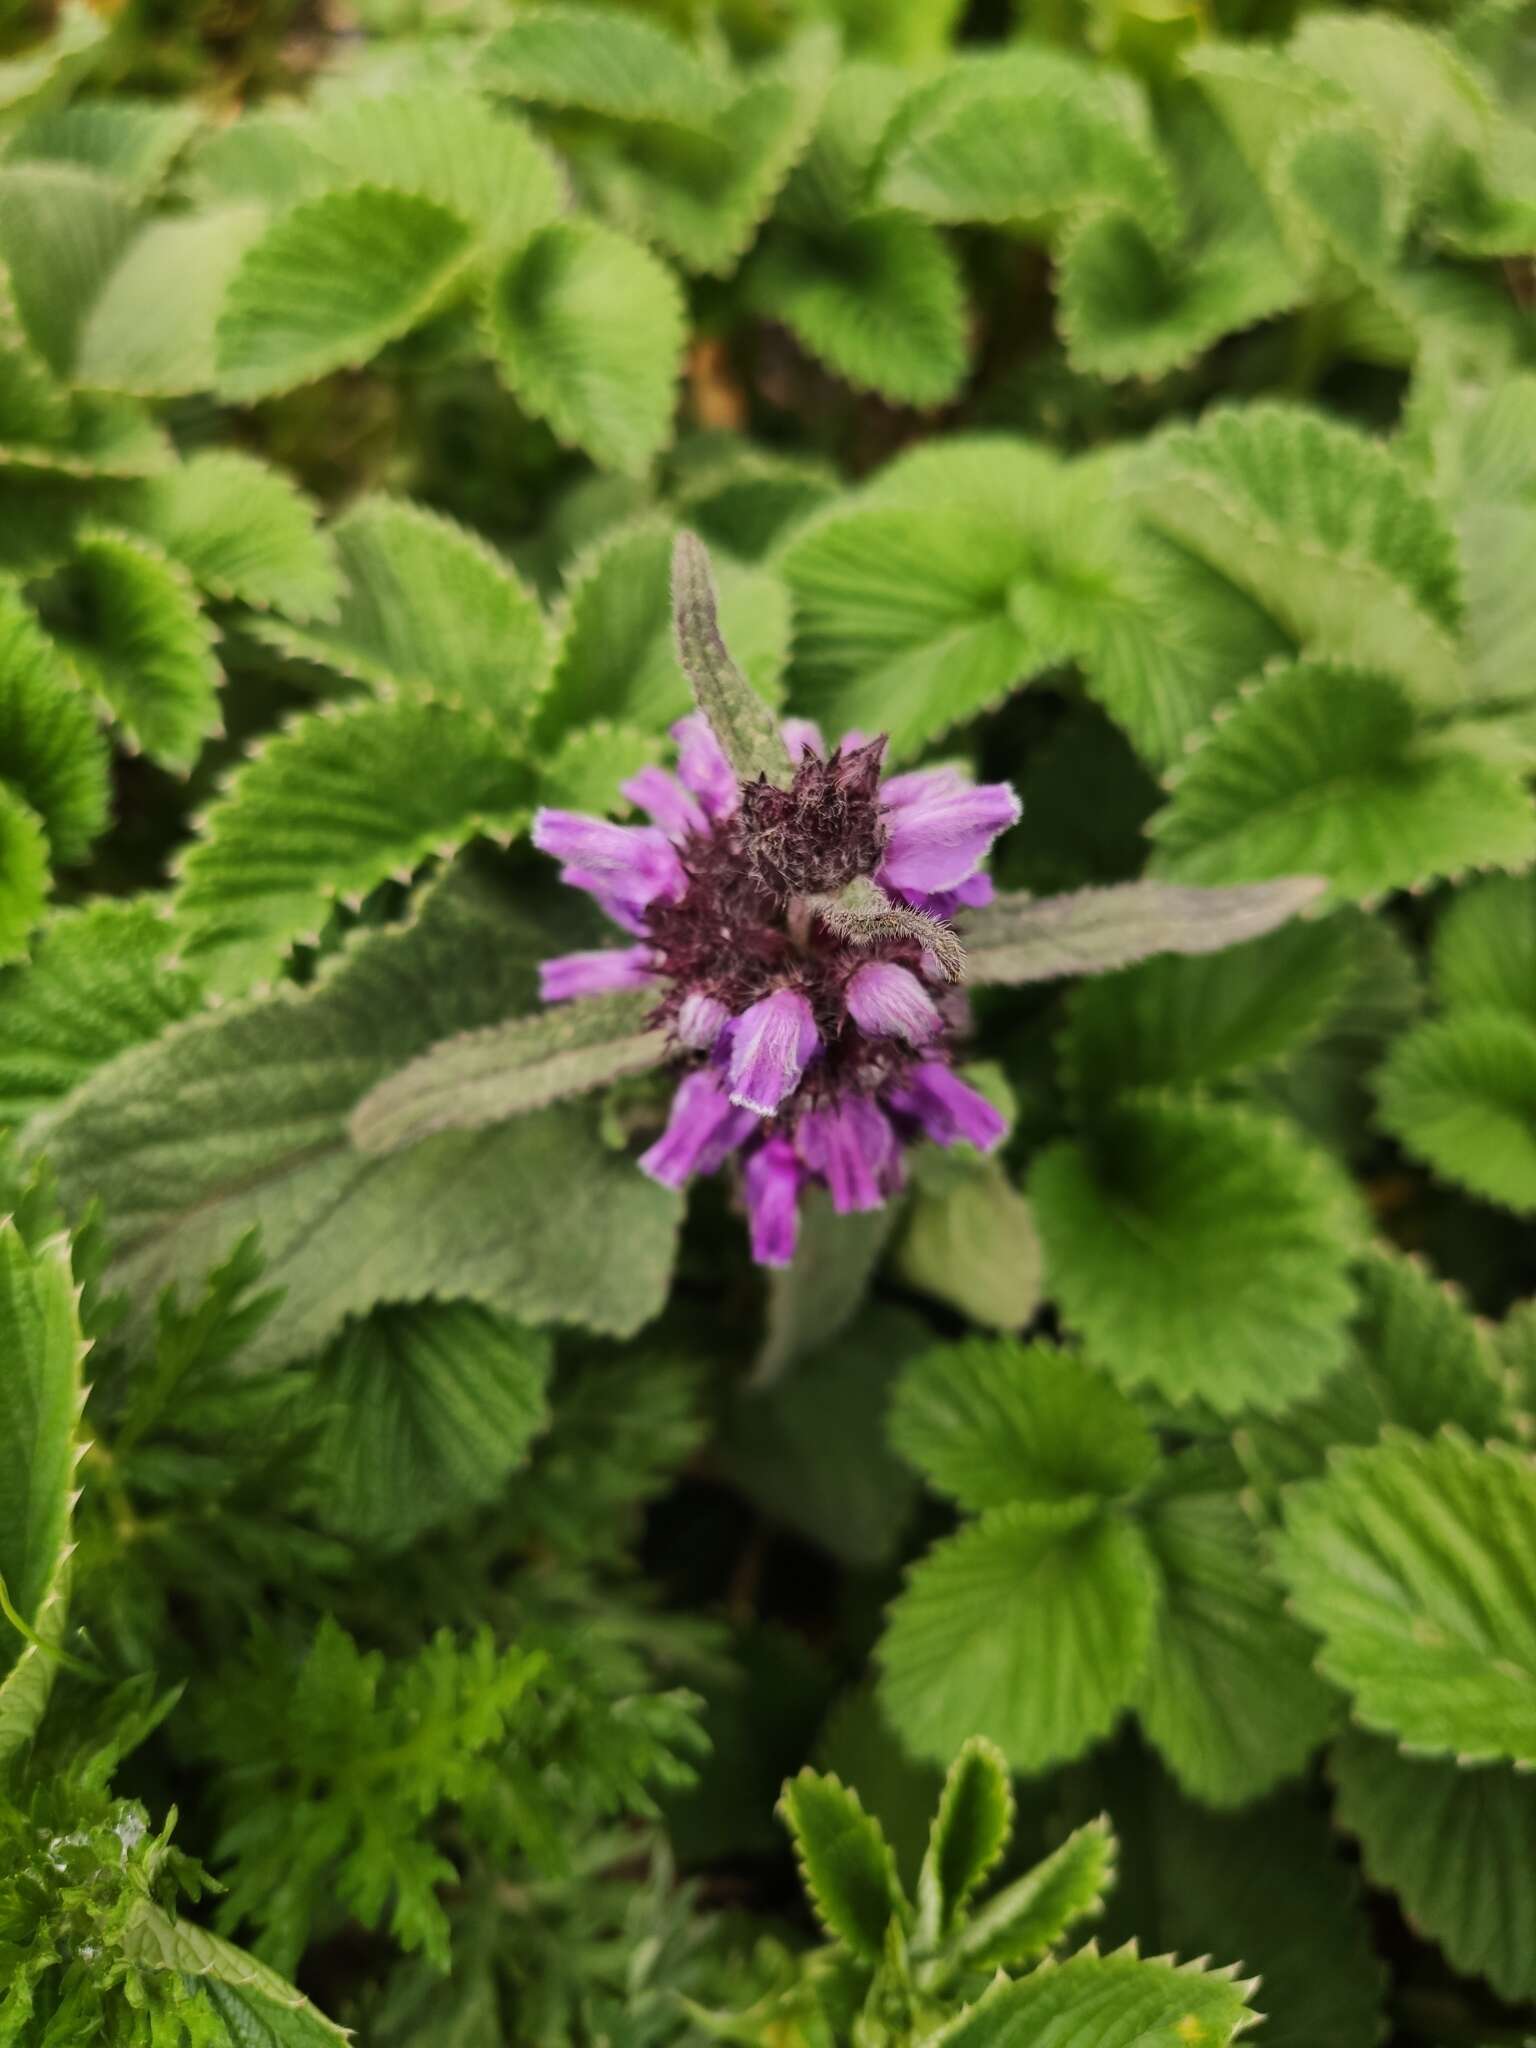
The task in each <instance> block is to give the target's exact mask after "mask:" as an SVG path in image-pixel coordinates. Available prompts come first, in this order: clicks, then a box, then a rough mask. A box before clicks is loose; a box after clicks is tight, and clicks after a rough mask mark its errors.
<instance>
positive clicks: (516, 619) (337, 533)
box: [256, 494, 549, 731]
mask: <svg viewBox="0 0 1536 2048" xmlns="http://www.w3.org/2000/svg"><path fill="white" fill-rule="evenodd" d="M330 538H331V540H332V541H333V542H334V544H335V549H336V555H337V560H338V563H339V566H340V570H341V576H342V584H343V588H342V592H341V601H340V605H339V606H338V608H337V610H336V613H335V617H334V619H329V618H328V619H325V620H323V621H319V622H312V623H310V624H308V625H306V626H302V627H295V626H293V625H292V624H290V623H289V622H288V621H287V620H279V619H267V620H260V621H258V622H257V624H256V630H257V631H258V632H259V633H260V635H261V637H262V638H263V639H264V640H267V641H269V642H270V643H271V644H272V645H273V646H275V647H278V648H280V649H281V650H282V651H283V652H284V653H285V654H291V655H297V656H299V657H300V658H302V659H304V660H308V661H315V662H319V663H320V664H321V666H322V667H325V668H329V669H334V670H335V671H336V672H337V673H338V674H340V675H344V676H348V677H351V678H352V679H353V680H355V681H357V682H361V683H366V684H368V685H369V686H370V687H372V688H374V689H379V690H382V691H386V692H387V691H388V690H389V689H391V688H398V689H402V690H408V691H421V690H430V691H431V692H432V693H434V694H435V695H437V696H439V697H442V698H452V699H457V700H459V701H461V702H463V703H464V704H467V705H469V706H471V707H473V708H474V709H476V710H478V711H484V712H488V713H490V714H491V715H492V716H493V717H495V718H496V720H497V721H498V723H500V724H502V725H504V726H505V727H506V728H507V729H508V730H509V731H522V730H524V729H525V728H526V726H527V724H528V722H529V720H530V719H531V717H532V715H533V711H534V708H535V706H536V704H537V702H538V698H539V695H540V693H541V692H542V690H543V689H544V687H545V681H546V677H547V675H548V670H549V643H548V637H547V633H546V629H545V624H544V619H543V615H542V613H541V612H540V610H539V606H538V602H537V600H536V599H535V598H534V597H533V595H532V594H531V592H529V591H528V590H527V588H526V587H525V586H524V584H523V583H522V581H521V580H520V578H519V577H518V576H517V574H516V572H515V571H514V570H513V569H512V567H511V565H510V564H509V563H507V562H506V561H504V560H503V559H502V557H501V556H500V555H499V554H498V553H497V552H496V550H495V549H494V548H492V547H491V546H490V545H489V543H488V542H486V541H484V540H482V539H481V538H480V537H479V536H478V535H477V534H474V533H471V532H470V531H469V530H468V529H467V528H465V527H462V526H460V525H458V524H457V523H456V522H455V521H454V520H452V519H449V518H446V517H445V516H444V515H443V514H442V513H441V512H433V511H430V510H429V509H428V508H427V507H426V506H425V505H417V504H414V503H412V502H411V501H410V500H409V499H407V498H391V497H386V496H384V495H382V494H379V495H376V496H370V497H365V498H360V499H359V500H358V501H357V503H356V504H354V505H351V506H349V507H348V509H347V510H346V511H345V512H344V513H343V514H342V516H341V517H340V518H339V519H338V520H337V521H336V523H335V525H334V526H332V528H331V529H330ZM285 609H287V607H285Z"/></svg>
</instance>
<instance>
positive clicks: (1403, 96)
mask: <svg viewBox="0 0 1536 2048" xmlns="http://www.w3.org/2000/svg"><path fill="white" fill-rule="evenodd" d="M1291 50H1292V53H1293V54H1294V55H1295V57H1296V58H1297V59H1298V60H1299V61H1300V62H1301V63H1302V64H1305V65H1306V66H1307V67H1308V69H1309V70H1311V71H1313V72H1314V73H1316V74H1317V76H1318V77H1320V78H1322V79H1325V80H1326V81H1327V82H1328V83H1329V84H1331V85H1334V86H1336V87H1338V88H1340V89H1341V90H1343V91H1344V92H1346V93H1348V94H1349V95H1350V96H1351V97H1353V98H1356V99H1358V100H1360V101H1362V102H1363V103H1364V105H1365V107H1366V109H1367V110H1368V112H1369V113H1370V115H1371V117H1372V119H1373V120H1374V121H1375V122H1376V123H1377V125H1378V126H1379V127H1380V128H1381V129H1382V131H1383V132H1384V134H1385V135H1386V136H1387V138H1388V140H1389V141H1390V142H1391V143H1392V144H1393V146H1394V147H1395V148H1396V149H1397V151H1398V152H1400V153H1401V155H1402V156H1403V157H1404V158H1405V159H1406V160H1407V162H1408V165H1409V168H1410V172H1411V173H1413V174H1417V175H1419V176H1422V175H1424V173H1425V172H1426V170H1427V169H1428V168H1429V160H1430V159H1431V157H1432V156H1435V155H1438V153H1439V152H1440V151H1441V150H1442V149H1443V148H1444V146H1445V144H1446V143H1447V142H1455V143H1460V144H1463V145H1464V146H1466V147H1467V148H1470V149H1473V150H1477V149H1480V148H1482V147H1484V146H1486V143H1487V141H1488V134H1489V128H1490V117H1491V112H1492V109H1491V107H1490V104H1489V100H1488V96H1487V93H1486V91H1485V90H1484V88H1483V86H1482V85H1481V83H1480V82H1479V80H1478V78H1477V75H1476V74H1475V72H1474V71H1473V70H1472V68H1471V66H1470V65H1468V64H1466V63H1464V62H1463V61H1462V60H1461V59H1460V58H1459V57H1458V56H1457V54H1456V52H1455V49H1454V47H1453V46H1452V44H1451V43H1450V42H1449V40H1448V39H1446V38H1443V37H1441V36H1437V35H1435V34H1433V33H1432V32H1431V31H1430V30H1428V29H1425V28H1421V27H1419V26H1418V25H1416V24H1414V23H1411V22H1406V21H1393V20H1391V19H1390V18H1389V17H1388V16H1386V15H1384V14H1374V13H1370V12H1355V11H1353V10H1343V9H1340V10H1333V9H1327V8H1319V9H1317V10H1315V11H1313V12H1311V13H1309V14H1308V15H1307V16H1306V17H1305V18H1304V20H1303V21H1302V23H1301V24H1300V26H1299V27H1298V29H1297V33H1296V35H1295V36H1294V38H1293V39H1292V43H1291Z"/></svg>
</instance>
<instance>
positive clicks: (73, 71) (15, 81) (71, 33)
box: [0, 0, 109, 114]
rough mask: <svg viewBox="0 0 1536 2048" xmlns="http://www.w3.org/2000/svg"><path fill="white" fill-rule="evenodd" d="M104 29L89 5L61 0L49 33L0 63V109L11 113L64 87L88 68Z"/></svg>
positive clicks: (104, 31)
mask: <svg viewBox="0 0 1536 2048" xmlns="http://www.w3.org/2000/svg"><path fill="white" fill-rule="evenodd" d="M108 28H109V24H108V23H107V22H105V21H104V20H103V19H102V17H101V16H100V15H99V14H98V13H97V12H96V10H95V9H94V8H93V7H87V6H85V5H84V4H83V0H65V4H64V6H62V7H61V8H60V9H59V11H58V16H57V19H56V21H55V24H54V30H53V33H52V35H50V36H46V37H45V38H44V39H43V40H42V41H41V42H40V43H34V44H33V45H32V47H31V48H30V49H27V50H24V51H23V52H22V53H21V55H20V56H16V57H8V58H7V59H6V60H5V62H4V63H3V64H0V108H3V109H4V110H5V112H6V113H7V114H15V113H18V112H19V111H20V110H21V109H22V108H23V107H26V106H29V105H31V104H33V103H34V102H37V101H40V100H43V99H45V98H46V97H48V96H51V95H52V94H54V93H56V92H59V91H62V90H66V89H67V88H68V87H69V86H70V85H71V84H72V83H73V82H74V80H75V78H76V77H77V76H78V75H79V74H80V73H81V72H83V71H87V70H89V68H90V66H91V64H92V62H93V61H94V59H95V57H96V55H97V50H98V46H99V45H100V44H101V43H103V42H105V40H106V38H107V34H108Z"/></svg>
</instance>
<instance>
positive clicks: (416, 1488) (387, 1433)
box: [314, 1301, 551, 1550]
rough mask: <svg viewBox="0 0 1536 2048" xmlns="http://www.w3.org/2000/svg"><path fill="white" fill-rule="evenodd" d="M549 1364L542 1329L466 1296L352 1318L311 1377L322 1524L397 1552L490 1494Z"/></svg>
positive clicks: (535, 1413) (541, 1418) (528, 1434)
mask: <svg viewBox="0 0 1536 2048" xmlns="http://www.w3.org/2000/svg"><path fill="white" fill-rule="evenodd" d="M550 1366H551V1347H550V1343H549V1339H548V1337H547V1336H545V1335H544V1334H543V1333H542V1332H539V1331H534V1330H527V1329H524V1328H522V1327H521V1325H519V1324H517V1323H514V1322H510V1321H508V1319H507V1318H506V1317H505V1316H497V1315H492V1314H491V1313H490V1311H489V1310H487V1309H483V1308H479V1307H477V1306H476V1305H475V1304H474V1303H473V1302H467V1301H446V1302H443V1301H428V1302H419V1303H416V1304H415V1305H413V1306H409V1307H394V1306H388V1307H381V1308H376V1309H374V1310H373V1311H372V1312H371V1313H370V1314H369V1315H367V1316H366V1317H364V1318H363V1320H362V1321H361V1322H358V1323H354V1324H351V1325H350V1326H349V1327H348V1328H347V1329H346V1330H344V1331H343V1332H342V1334H341V1336H340V1337H338V1338H337V1340H336V1342H335V1343H334V1344H333V1345H332V1346H331V1348H330V1350H329V1351H328V1352H327V1353H326V1354H325V1357H324V1359H323V1360H322V1361H321V1363H320V1366H319V1369H318V1372H317V1376H316V1380H315V1387H314V1400H315V1403H316V1408H317V1411H318V1413H319V1415H321V1416H322V1417H324V1420H323V1421H322V1423H321V1428H320V1437H319V1444H318V1449H317V1456H318V1458H319V1460H320V1465H321V1468H322V1469H323V1470H324V1473H325V1494H324V1499H323V1501H322V1504H321V1511H322V1513H323V1515H324V1518H325V1520H326V1522H327V1524H328V1525H329V1526H330V1527H332V1528H333V1529H336V1530H338V1531H339V1532H340V1533H341V1534H343V1535H345V1536H349V1537H354V1538H356V1539H357V1540H358V1541H360V1542H363V1543H367V1544H371V1545H374V1546H376V1547H378V1548H380V1549H389V1550H394V1549H398V1548H402V1547H403V1546H404V1545H406V1544H408V1543H410V1542H412V1541H413V1540H414V1538H415V1537H417V1536H418V1535H420V1533H421V1532H422V1530H424V1529H430V1528H431V1527H433V1526H434V1524H436V1523H439V1522H444V1521H449V1520H451V1519H452V1518H453V1517H455V1516H457V1515H462V1514H464V1513H466V1512H467V1511H468V1510H469V1509H471V1508H474V1507H479V1506H481V1505H482V1504H483V1503H484V1502H486V1501H490V1500H494V1499H495V1497H496V1495H497V1494H498V1493H499V1492H500V1491H501V1488H502V1486H503V1484H504V1483H505V1481H506V1479H507V1476H508V1474H509V1473H510V1472H512V1471H513V1470H514V1468H515V1467H516V1466H517V1465H518V1464H520V1463H521V1462H522V1460H523V1458H524V1455H525V1454H526V1452H527V1449H528V1446H529V1444H530V1442H531V1441H532V1439H533V1437H534V1436H535V1435H536V1434H537V1433H538V1432H539V1431H540V1430H542V1429H543V1428H544V1426H545V1424H546V1423H547V1421H548V1419H549V1416H548V1409H547V1407H546V1404H545V1397H544V1396H545V1383H546V1381H547V1380H548V1378H549V1373H550Z"/></svg>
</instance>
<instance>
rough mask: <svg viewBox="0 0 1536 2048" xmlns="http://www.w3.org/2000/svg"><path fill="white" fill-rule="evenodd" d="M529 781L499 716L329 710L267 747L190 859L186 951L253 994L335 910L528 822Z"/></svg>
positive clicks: (182, 902) (210, 817)
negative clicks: (432, 859) (442, 855)
mask: <svg viewBox="0 0 1536 2048" xmlns="http://www.w3.org/2000/svg"><path fill="white" fill-rule="evenodd" d="M532 797H533V774H532V771H531V769H530V768H529V766H528V764H527V762H526V761H525V760H524V759H523V758H522V757H521V756H520V755H518V754H514V753H513V752H511V751H510V750H509V748H508V747H507V745H506V742H505V740H504V739H503V737H502V735H501V733H500V731H499V730H498V728H497V726H496V723H495V721H494V720H492V719H490V718H488V717H486V716H485V715H484V714H483V713H478V712H473V711H470V710H468V709H466V708H464V707H462V706H459V705H454V704H444V703H439V702H436V701H434V700H433V699H432V698H429V697H397V698H392V699H388V700H386V701H383V702H380V701H379V700H377V699H374V698H360V699H357V700H353V701H349V702H347V703H344V704H339V705H337V704H331V705H326V706H323V707H322V708H321V709H320V710H319V711H318V712H314V713H308V714H304V715H302V716H300V717H299V718H297V719H295V720H294V722H293V723H292V724H290V725H288V726H287V727H285V728H284V729H283V730H282V731H280V732H278V733H276V734H275V735H273V736H272V737H271V738H270V739H268V740H265V741H261V742H258V743H257V746H256V747H255V748H254V749H253V750H252V752H251V754H250V756H249V757H248V759H247V760H246V762H245V763H244V765H243V766H242V767H240V768H239V769H238V770H237V771H236V773H235V774H234V776H233V777H232V778H231V780H230V784H229V787H228V790H227V792H226V793H225V794H224V795H223V796H222V797H221V798H220V799H219V801H218V802H217V803H216V804H214V805H213V807H212V809H211V810H210V811H209V812H208V814H207V817H206V819H205V821H204V826H203V835H202V837H201V838H200V839H198V840H196V841H194V842H193V844H192V845H191V846H189V847H188V848H187V850H186V852H185V853H184V854H183V856H182V858H181V864H180V886H179V887H178V889H177V892H176V896H175V901H174V910H175V918H176V927H177V932H178V935H179V937H180V941H181V949H182V952H183V953H184V955H185V956H186V958H187V959H188V960H191V961H193V962H195V963H197V964H198V967H199V971H201V972H202V973H204V975H205V976H206V978H207V979H208V980H209V981H210V983H216V984H217V985H218V986H219V987H220V988H222V989H224V990H225V991H236V990H240V989H244V988H249V987H250V986H251V985H252V984H253V983H254V982H258V981H261V980H263V979H265V978H266V977H267V976H269V975H272V974H274V973H276V972H277V971H278V969H279V968H280V967H281V966H282V963H283V961H284V959H285V958H286V956H287V953H288V950H289V947H290V946H291V944H292V942H293V941H294V940H295V939H302V938H306V937H313V935H314V934H315V933H316V932H317V931H318V928H319V926H320V925H321V924H322V923H323V922H324V919H325V917H326V915H327V913H328V911H329V908H330V906H331V904H332V903H333V902H334V901H335V900H336V899H337V898H338V897H342V896H364V895H366V894H367V893H368V891H369V890H370V889H372V888H374V887H376V886H377V884H378V883H380V882H382V881H384V880H385V879H386V878H387V877H388V876H390V875H391V874H396V873H400V874H404V875H406V876H408V875H409V874H410V872H411V870H412V869H413V868H415V867H416V866H417V864H418V863H419V862H421V861H422V860H424V859H426V857H427V856H428V855H429V854H431V853H434V852H441V851H445V850H446V851H451V850H453V849H454V848H456V847H458V846H461V845H463V844H464V842H465V841H466V840H468V839H471V838H473V837H474V836H475V834H476V833H477V832H479V831H481V830H485V831H492V832H498V833H510V832H512V831H513V830H515V829H516V828H518V827H519V826H520V825H521V824H523V823H524V822H525V821H526V819H527V816H528V812H529V808H530V805H531V802H532Z"/></svg>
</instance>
